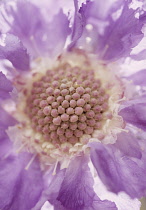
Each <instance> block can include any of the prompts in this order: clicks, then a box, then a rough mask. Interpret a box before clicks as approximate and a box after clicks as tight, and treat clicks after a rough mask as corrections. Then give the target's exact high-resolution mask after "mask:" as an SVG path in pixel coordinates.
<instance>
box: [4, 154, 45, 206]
mask: <svg viewBox="0 0 146 210" xmlns="http://www.w3.org/2000/svg"><path fill="white" fill-rule="evenodd" d="M30 159H31V156H28V155H24V154H21V155H20V156H18V157H14V156H9V158H7V159H5V160H3V161H1V162H0V186H1V187H0V208H1V209H12V210H15V209H21V210H26V209H31V208H32V207H33V206H34V205H35V204H36V202H37V201H38V199H39V197H40V195H41V192H42V187H43V182H42V173H41V171H40V167H39V165H38V162H37V160H34V161H33V163H32V164H31V166H30V167H29V169H28V170H25V166H26V164H27V163H28V162H29V161H30Z"/></svg>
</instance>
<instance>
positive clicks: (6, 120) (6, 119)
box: [0, 106, 17, 129]
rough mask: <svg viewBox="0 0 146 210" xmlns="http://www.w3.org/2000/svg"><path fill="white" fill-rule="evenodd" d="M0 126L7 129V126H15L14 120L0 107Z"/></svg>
mask: <svg viewBox="0 0 146 210" xmlns="http://www.w3.org/2000/svg"><path fill="white" fill-rule="evenodd" d="M0 116H1V117H0V126H2V127H3V128H4V129H7V128H8V126H12V125H14V124H16V122H17V121H16V120H15V119H14V118H13V117H12V116H10V115H9V114H8V113H7V112H6V111H5V110H4V109H3V108H2V107H1V106H0Z"/></svg>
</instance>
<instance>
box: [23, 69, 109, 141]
mask: <svg viewBox="0 0 146 210" xmlns="http://www.w3.org/2000/svg"><path fill="white" fill-rule="evenodd" d="M108 98H109V95H108V94H106V92H105V90H104V88H102V84H101V81H100V80H99V79H96V78H95V75H94V71H93V70H90V71H89V70H84V69H81V68H80V67H71V66H68V67H64V66H59V67H57V68H55V69H54V70H53V71H51V70H48V71H47V73H46V75H45V76H43V77H42V78H41V79H39V80H38V81H36V82H34V83H33V86H32V90H31V94H30V95H29V96H28V98H27V109H26V113H27V115H28V116H29V118H30V119H31V125H32V128H33V129H34V130H35V131H37V132H40V133H41V134H42V135H43V137H44V139H45V141H48V142H51V143H53V144H61V143H64V142H69V143H71V144H75V143H77V142H79V141H80V138H81V137H82V136H83V135H84V134H88V135H92V134H93V132H94V130H98V129H100V128H101V121H102V120H103V112H104V111H106V110H107V108H108Z"/></svg>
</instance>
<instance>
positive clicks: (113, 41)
mask: <svg viewBox="0 0 146 210" xmlns="http://www.w3.org/2000/svg"><path fill="white" fill-rule="evenodd" d="M129 2H131V1H118V2H116V3H113V4H111V2H110V3H109V6H108V8H107V9H104V10H105V14H104V18H103V19H102V20H101V19H100V18H99V17H100V15H99V14H100V12H101V10H99V7H105V2H104V4H102V3H101V4H100V3H98V2H96V1H95V2H90V1H87V3H86V5H83V6H82V7H81V8H80V10H79V13H80V16H81V17H82V19H81V21H80V23H81V24H82V22H84V23H86V24H84V25H85V26H87V24H90V26H89V28H88V27H84V30H83V34H82V38H81V39H79V41H77V43H76V45H80V44H81V46H82V45H83V46H84V47H86V45H87V44H88V47H87V50H90V51H91V52H94V53H97V54H98V57H99V58H100V59H102V60H106V61H113V60H117V59H119V58H121V57H126V56H128V55H130V52H131V50H132V48H133V47H135V46H136V45H137V43H139V42H140V40H141V39H142V38H143V33H142V32H141V30H142V27H143V25H144V23H145V21H146V20H145V18H144V14H143V15H142V16H140V17H139V19H138V18H136V17H135V13H136V12H137V11H135V10H133V9H131V8H129ZM121 8H123V9H122V12H121V15H120V16H119V17H117V18H113V14H115V12H116V11H118V10H119V9H121ZM106 13H107V14H106ZM127 20H128V22H127ZM74 31H75V29H74ZM88 37H90V40H88ZM79 38H80V37H79ZM73 41H74V40H73ZM88 41H89V43H88Z"/></svg>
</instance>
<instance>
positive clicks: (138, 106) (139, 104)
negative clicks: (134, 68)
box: [119, 81, 146, 130]
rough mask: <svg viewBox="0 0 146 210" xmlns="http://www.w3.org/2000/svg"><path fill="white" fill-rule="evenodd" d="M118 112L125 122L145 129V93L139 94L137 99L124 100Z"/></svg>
mask: <svg viewBox="0 0 146 210" xmlns="http://www.w3.org/2000/svg"><path fill="white" fill-rule="evenodd" d="M137 82H138V81H137ZM119 114H120V115H121V116H122V117H123V119H124V120H125V121H126V122H127V123H130V124H133V125H134V126H137V127H138V128H140V129H143V130H146V95H144V96H141V97H139V98H138V99H135V100H131V101H129V102H125V103H124V104H123V105H122V106H121V110H120V112H119Z"/></svg>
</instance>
